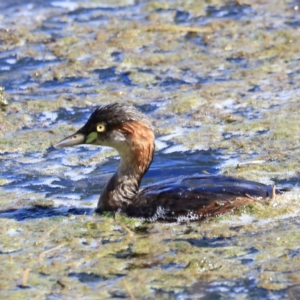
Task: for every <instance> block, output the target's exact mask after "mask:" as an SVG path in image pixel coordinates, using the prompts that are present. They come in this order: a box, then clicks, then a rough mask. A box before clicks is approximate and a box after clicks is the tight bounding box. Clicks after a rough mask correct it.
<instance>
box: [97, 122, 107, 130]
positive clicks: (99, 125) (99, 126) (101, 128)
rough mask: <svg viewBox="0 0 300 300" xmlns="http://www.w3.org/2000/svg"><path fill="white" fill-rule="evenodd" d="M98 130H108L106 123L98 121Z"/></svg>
mask: <svg viewBox="0 0 300 300" xmlns="http://www.w3.org/2000/svg"><path fill="white" fill-rule="evenodd" d="M96 129H97V132H104V131H105V130H106V127H105V124H104V123H98V124H97V125H96Z"/></svg>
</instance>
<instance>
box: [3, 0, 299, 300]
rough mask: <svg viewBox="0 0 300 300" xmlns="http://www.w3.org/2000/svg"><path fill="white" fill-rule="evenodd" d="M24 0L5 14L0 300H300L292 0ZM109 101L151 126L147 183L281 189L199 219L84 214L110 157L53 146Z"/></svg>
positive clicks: (296, 56) (295, 35)
mask: <svg viewBox="0 0 300 300" xmlns="http://www.w3.org/2000/svg"><path fill="white" fill-rule="evenodd" d="M25 2H26V1H24V3H22V1H10V3H9V4H6V3H2V4H0V8H1V12H2V14H1V18H0V62H1V64H0V85H1V87H0V108H1V111H0V129H1V130H0V153H1V165H2V172H1V176H0V187H1V188H0V227H1V232H0V261H1V264H0V274H1V275H0V289H1V292H0V294H1V297H2V298H7V299H23V298H24V299H29V298H30V299H34V298H38V299H41V298H45V299H59V298H64V297H66V298H71V297H73V298H74V299H100V298H101V299H105V298H118V297H123V298H131V299H134V298H136V299H140V298H145V299H152V298H161V299H173V298H176V297H182V298H183V299H184V298H189V295H193V296H195V297H199V298H200V297H203V298H204V299H205V297H207V299H208V298H209V297H216V298H218V299H229V298H230V299H234V298H239V299H242V298H247V297H250V298H251V297H252V298H265V299H282V298H287V297H288V296H289V297H290V298H291V299H293V297H294V296H295V295H298V294H297V292H298V291H299V284H300V275H299V268H300V250H299V239H300V236H299V234H300V233H299V226H300V220H299V217H298V216H299V210H300V204H299V200H300V192H299V182H300V178H299V174H300V168H299V165H300V158H299V157H300V139H299V137H300V131H299V130H300V129H299V128H300V71H299V70H300V60H299V43H300V31H299V30H298V29H299V26H300V25H299V21H298V19H299V8H298V7H299V6H298V5H297V3H296V2H288V1H284V0H276V1H265V2H262V1H250V2H249V1H243V0H239V1H225V0H222V1H220V0H211V1H199V3H198V1H181V0H176V1H139V2H138V3H135V2H134V1H131V0H119V1H111V4H109V5H107V1H101V0H98V1H73V2H72V1H68V2H59V1H55V2H49V3H47V5H46V4H44V3H43V4H40V2H39V1H31V3H30V4H28V3H27V2H26V3H25ZM200 2H201V3H200ZM4 88H5V89H4ZM7 99H9V101H7ZM112 102H119V103H125V102H126V103H130V104H133V105H136V106H138V107H139V109H141V110H142V111H143V112H145V113H146V114H148V116H149V117H150V118H152V120H153V124H154V126H155V128H156V135H157V145H156V148H157V153H156V159H157V160H154V164H153V166H152V170H151V169H150V170H149V175H148V176H147V177H146V178H145V184H146V183H149V182H153V181H156V180H160V179H163V178H165V177H166V176H171V175H172V176H176V175H179V174H180V172H181V171H182V172H186V173H184V174H187V173H189V172H199V173H201V172H219V173H222V174H228V175H233V176H238V177H242V178H247V179H252V180H256V181H260V182H263V183H267V184H276V185H279V186H287V187H290V188H292V190H291V191H290V192H288V193H286V194H285V195H283V196H277V197H276V199H275V200H272V201H270V202H266V203H259V202H258V203H254V204H253V205H251V206H247V207H244V208H242V209H240V210H239V211H238V212H236V213H235V214H229V215H225V216H220V217H219V218H217V219H214V220H208V221H205V222H202V223H190V224H177V223H176V224H162V223H147V222H143V221H141V220H135V219H128V218H126V217H124V216H120V215H118V214H117V215H105V216H99V215H95V214H94V213H93V211H94V208H95V207H96V202H97V197H98V195H99V194H100V192H101V188H102V187H103V184H104V183H105V182H106V181H107V179H108V178H109V177H110V175H111V173H112V172H113V171H114V168H115V166H116V164H117V163H118V161H116V160H115V159H114V158H111V157H112V156H115V154H116V153H115V152H114V151H113V150H111V149H102V150H100V149H95V148H74V149H67V150H64V151H62V150H60V151H58V150H54V149H53V147H51V144H52V143H53V142H57V141H58V140H60V139H61V138H63V137H64V136H66V135H68V134H70V133H72V132H74V131H75V130H76V129H77V128H79V127H80V126H81V125H82V124H83V123H84V121H85V120H86V118H87V116H88V115H89V114H90V112H91V110H93V108H94V107H95V106H97V105H101V104H108V103H112ZM83 150H85V151H83ZM205 151H207V152H205ZM201 155H203V156H201ZM212 156H213V157H212ZM182 157H183V158H182ZM168 160H169V161H168ZM220 161H222V163H221V164H220ZM107 162H109V163H107ZM182 162H184V163H182ZM195 170H197V171H195ZM165 174H166V175H165ZM201 295H202V296H201ZM294 298H295V297H294Z"/></svg>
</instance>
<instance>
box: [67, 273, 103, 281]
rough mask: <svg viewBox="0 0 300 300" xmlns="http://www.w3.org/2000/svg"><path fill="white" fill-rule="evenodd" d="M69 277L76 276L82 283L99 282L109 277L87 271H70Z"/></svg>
mask: <svg viewBox="0 0 300 300" xmlns="http://www.w3.org/2000/svg"><path fill="white" fill-rule="evenodd" d="M68 276H69V277H76V278H77V279H78V280H79V281H80V282H82V283H88V284H93V283H98V282H101V281H106V280H107V278H106V277H104V276H101V275H98V274H95V273H85V272H79V273H76V272H70V273H69V274H68Z"/></svg>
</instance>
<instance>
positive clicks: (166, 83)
mask: <svg viewBox="0 0 300 300" xmlns="http://www.w3.org/2000/svg"><path fill="white" fill-rule="evenodd" d="M186 84H189V83H188V82H186V81H184V80H182V79H179V78H173V77H166V78H164V79H162V82H161V83H160V84H159V85H160V86H161V87H171V86H180V85H186Z"/></svg>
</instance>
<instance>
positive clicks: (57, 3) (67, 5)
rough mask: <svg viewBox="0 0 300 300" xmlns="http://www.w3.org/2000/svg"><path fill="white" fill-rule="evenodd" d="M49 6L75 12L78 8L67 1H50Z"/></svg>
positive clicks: (75, 4)
mask: <svg viewBox="0 0 300 300" xmlns="http://www.w3.org/2000/svg"><path fill="white" fill-rule="evenodd" d="M51 5H52V6H54V7H62V8H67V9H69V10H75V9H77V8H78V4H77V3H74V2H69V1H52V2H51Z"/></svg>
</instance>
